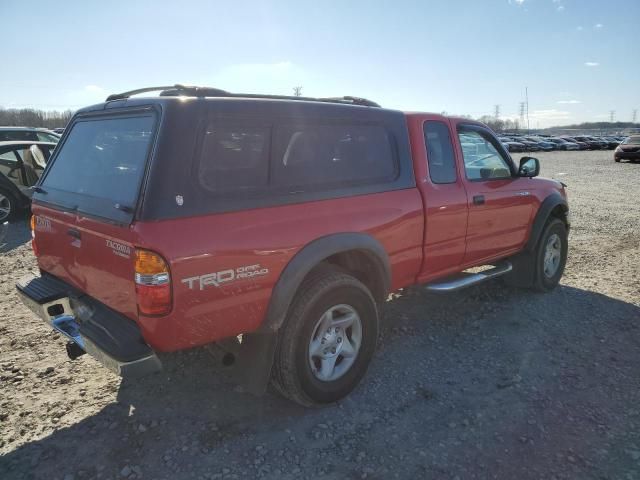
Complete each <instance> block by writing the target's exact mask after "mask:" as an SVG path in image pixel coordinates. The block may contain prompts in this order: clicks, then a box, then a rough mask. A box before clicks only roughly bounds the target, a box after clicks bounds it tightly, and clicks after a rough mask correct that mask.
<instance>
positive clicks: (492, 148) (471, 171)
mask: <svg viewBox="0 0 640 480" xmlns="http://www.w3.org/2000/svg"><path fill="white" fill-rule="evenodd" d="M458 138H459V140H460V146H461V147H462V155H463V158H464V169H465V172H466V175H467V178H468V179H469V180H498V179H505V178H510V177H511V166H510V161H509V160H508V159H507V158H505V157H504V156H503V154H502V153H501V152H500V151H499V150H498V148H497V146H496V145H494V141H492V139H491V137H490V135H485V134H483V133H482V132H479V131H477V130H471V129H468V130H467V129H461V130H459V131H458Z"/></svg>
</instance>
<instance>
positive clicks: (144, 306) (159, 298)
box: [135, 249, 171, 315]
mask: <svg viewBox="0 0 640 480" xmlns="http://www.w3.org/2000/svg"><path fill="white" fill-rule="evenodd" d="M135 272H136V297H137V300H138V311H139V312H140V313H141V314H143V315H166V314H167V313H169V312H170V311H171V275H170V274H169V266H168V265H167V262H165V261H164V259H163V258H162V257H161V256H160V255H158V254H157V253H154V252H150V251H149V250H141V249H136V266H135Z"/></svg>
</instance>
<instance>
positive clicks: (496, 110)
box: [494, 105, 500, 120]
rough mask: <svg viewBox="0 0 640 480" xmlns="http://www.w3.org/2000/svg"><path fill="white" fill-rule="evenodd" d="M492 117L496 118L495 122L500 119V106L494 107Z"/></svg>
mask: <svg viewBox="0 0 640 480" xmlns="http://www.w3.org/2000/svg"><path fill="white" fill-rule="evenodd" d="M494 116H495V117H496V120H498V119H499V118H500V105H496V106H495V113H494Z"/></svg>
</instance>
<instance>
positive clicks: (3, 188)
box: [0, 141, 56, 224]
mask: <svg viewBox="0 0 640 480" xmlns="http://www.w3.org/2000/svg"><path fill="white" fill-rule="evenodd" d="M55 146H56V144H55V143H53V142H29V141H17V142H0V224H1V223H3V222H6V221H9V220H12V219H13V218H15V215H16V214H17V213H18V211H20V209H22V208H25V207H27V206H29V203H30V201H31V190H30V188H31V187H32V186H33V185H35V184H36V182H37V181H38V179H39V178H40V175H41V174H42V171H43V170H44V167H45V166H46V164H47V161H48V160H49V157H50V156H51V152H52V151H53V149H54V148H55Z"/></svg>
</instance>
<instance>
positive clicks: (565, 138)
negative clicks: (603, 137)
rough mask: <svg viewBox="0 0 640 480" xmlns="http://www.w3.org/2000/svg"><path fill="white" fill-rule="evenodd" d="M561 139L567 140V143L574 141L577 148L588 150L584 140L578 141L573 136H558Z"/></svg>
mask: <svg viewBox="0 0 640 480" xmlns="http://www.w3.org/2000/svg"><path fill="white" fill-rule="evenodd" d="M560 138H561V139H562V140H564V141H565V142H569V143H575V144H576V145H578V150H589V145H588V144H587V143H586V142H580V141H578V140H576V139H575V138H574V137H566V136H563V137H560Z"/></svg>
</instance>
